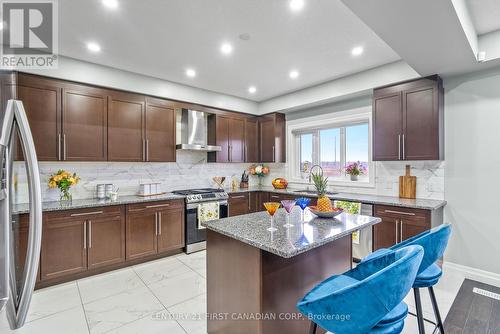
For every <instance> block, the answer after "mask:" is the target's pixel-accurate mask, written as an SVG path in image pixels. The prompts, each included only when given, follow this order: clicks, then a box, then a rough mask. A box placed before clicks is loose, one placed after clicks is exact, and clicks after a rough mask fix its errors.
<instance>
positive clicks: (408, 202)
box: [229, 186, 446, 210]
mask: <svg viewBox="0 0 500 334" xmlns="http://www.w3.org/2000/svg"><path fill="white" fill-rule="evenodd" d="M252 191H267V192H272V193H277V194H288V195H295V196H307V197H317V196H316V194H315V193H308V192H300V190H298V189H274V188H273V187H268V186H260V187H250V188H248V189H238V190H235V191H229V193H242V192H252ZM328 197H330V198H331V199H333V200H343V201H351V202H361V203H365V204H381V205H390V206H398V207H403V208H413V209H425V210H437V209H440V208H442V207H443V206H445V205H446V201H444V200H434V199H420V198H417V199H406V198H399V197H395V196H382V195H366V194H354V193H344V192H339V193H336V194H334V195H328Z"/></svg>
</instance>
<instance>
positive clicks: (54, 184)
mask: <svg viewBox="0 0 500 334" xmlns="http://www.w3.org/2000/svg"><path fill="white" fill-rule="evenodd" d="M55 187H57V184H56V183H55V182H54V181H50V182H49V188H55Z"/></svg>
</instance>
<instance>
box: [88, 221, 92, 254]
mask: <svg viewBox="0 0 500 334" xmlns="http://www.w3.org/2000/svg"><path fill="white" fill-rule="evenodd" d="M88 224H89V248H92V220H89V221H88Z"/></svg>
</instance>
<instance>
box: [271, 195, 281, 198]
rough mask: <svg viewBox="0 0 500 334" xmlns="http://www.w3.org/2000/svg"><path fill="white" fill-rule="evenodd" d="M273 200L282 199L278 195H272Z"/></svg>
mask: <svg viewBox="0 0 500 334" xmlns="http://www.w3.org/2000/svg"><path fill="white" fill-rule="evenodd" d="M271 198H280V197H279V196H277V195H271Z"/></svg>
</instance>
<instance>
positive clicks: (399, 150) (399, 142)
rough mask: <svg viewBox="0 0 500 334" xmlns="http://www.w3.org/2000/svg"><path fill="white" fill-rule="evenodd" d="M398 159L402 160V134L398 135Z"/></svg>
mask: <svg viewBox="0 0 500 334" xmlns="http://www.w3.org/2000/svg"><path fill="white" fill-rule="evenodd" d="M398 160H401V135H400V134H399V135H398Z"/></svg>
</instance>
